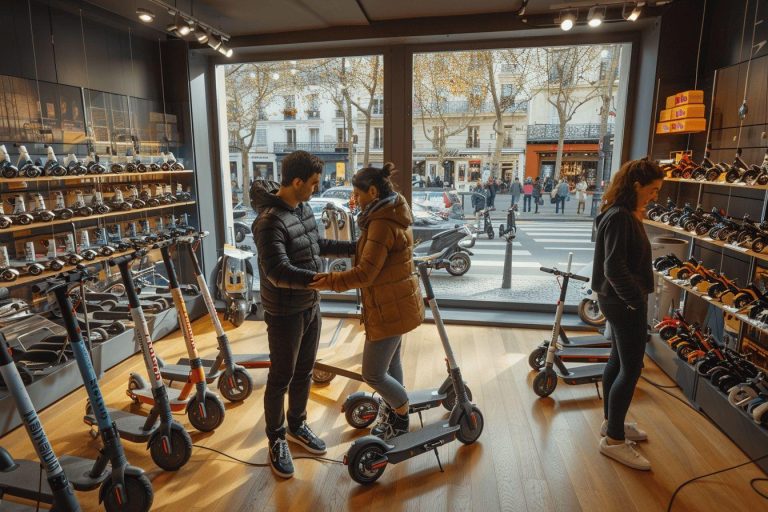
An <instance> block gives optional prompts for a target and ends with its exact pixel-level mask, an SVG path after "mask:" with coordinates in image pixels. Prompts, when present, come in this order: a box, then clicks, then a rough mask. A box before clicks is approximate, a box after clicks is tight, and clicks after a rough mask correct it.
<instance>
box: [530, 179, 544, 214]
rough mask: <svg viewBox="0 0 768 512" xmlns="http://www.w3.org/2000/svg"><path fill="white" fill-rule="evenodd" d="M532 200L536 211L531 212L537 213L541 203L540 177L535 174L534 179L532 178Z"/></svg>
mask: <svg viewBox="0 0 768 512" xmlns="http://www.w3.org/2000/svg"><path fill="white" fill-rule="evenodd" d="M532 196H533V202H534V203H535V204H536V211H535V212H533V213H539V205H540V204H541V203H542V201H541V178H539V177H538V176H536V179H535V180H533V193H532Z"/></svg>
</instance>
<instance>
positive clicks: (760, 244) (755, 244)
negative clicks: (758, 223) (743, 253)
mask: <svg viewBox="0 0 768 512" xmlns="http://www.w3.org/2000/svg"><path fill="white" fill-rule="evenodd" d="M751 249H752V250H753V251H754V252H763V250H764V249H765V239H764V238H756V239H755V240H753V241H752V247H751Z"/></svg>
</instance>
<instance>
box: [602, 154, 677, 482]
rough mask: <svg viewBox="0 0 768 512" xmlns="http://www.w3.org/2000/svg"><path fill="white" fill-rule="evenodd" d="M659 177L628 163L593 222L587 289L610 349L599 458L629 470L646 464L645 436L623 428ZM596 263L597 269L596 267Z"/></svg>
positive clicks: (639, 361) (637, 368) (640, 350)
mask: <svg viewBox="0 0 768 512" xmlns="http://www.w3.org/2000/svg"><path fill="white" fill-rule="evenodd" d="M663 178H664V173H663V172H662V171H661V169H660V168H659V166H658V164H656V163H654V162H651V161H648V160H645V159H643V160H632V161H630V162H626V163H625V164H624V165H622V166H621V169H619V172H618V173H616V175H615V176H614V179H613V183H612V184H611V187H610V188H609V189H608V191H607V192H606V194H605V196H604V198H603V205H602V207H601V209H600V212H601V213H600V215H598V216H597V218H596V219H595V226H596V229H597V236H596V241H595V259H594V261H595V265H594V268H593V271H592V288H593V289H594V290H596V291H597V300H598V304H599V306H600V311H602V312H603V313H604V314H605V317H606V319H607V321H608V322H609V323H610V324H611V337H612V338H613V346H612V349H611V354H610V358H609V360H608V363H607V364H606V367H605V371H604V373H603V396H604V400H603V406H604V413H605V421H603V424H602V426H601V429H600V434H601V436H604V437H603V438H602V440H601V441H600V453H602V454H603V455H606V456H608V457H610V458H612V459H614V460H616V461H618V462H620V463H622V464H624V465H626V466H629V467H631V468H634V469H640V470H646V471H647V470H649V469H651V463H650V462H649V461H648V459H646V458H645V457H643V456H642V455H641V454H640V453H639V452H638V451H637V450H636V449H635V442H636V441H644V440H645V439H647V437H648V436H647V434H646V433H645V432H644V431H642V430H640V429H639V428H638V426H637V424H636V423H625V419H626V416H627V411H628V410H629V405H630V402H631V401H632V394H633V393H634V391H635V387H636V386H637V381H638V379H639V378H640V373H641V372H642V369H643V356H644V355H645V344H646V338H647V332H648V321H647V310H648V294H649V293H651V292H652V291H653V271H652V267H651V244H650V242H649V241H648V237H647V235H646V234H645V229H644V228H643V221H642V219H643V213H644V211H645V207H646V205H647V204H648V203H649V202H651V201H655V200H656V197H657V196H658V193H659V189H660V188H661V185H662V179H663ZM601 263H602V264H601Z"/></svg>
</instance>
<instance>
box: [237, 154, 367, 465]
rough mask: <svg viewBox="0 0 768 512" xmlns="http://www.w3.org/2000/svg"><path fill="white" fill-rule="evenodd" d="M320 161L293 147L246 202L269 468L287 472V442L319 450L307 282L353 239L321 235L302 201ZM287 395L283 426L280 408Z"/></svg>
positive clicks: (315, 334)
mask: <svg viewBox="0 0 768 512" xmlns="http://www.w3.org/2000/svg"><path fill="white" fill-rule="evenodd" d="M322 171H323V161H322V160H320V159H319V158H317V157H316V156H314V155H311V154H310V153H307V152H306V151H294V152H293V153H291V154H290V155H288V156H287V157H285V159H284V160H283V162H282V181H281V182H280V184H279V186H278V184H277V183H275V182H272V181H264V180H256V181H254V184H253V186H252V188H251V206H253V208H254V210H256V211H257V212H258V214H259V216H258V218H257V219H256V221H254V223H253V227H252V230H253V238H254V240H255V241H256V247H257V250H258V264H259V275H260V276H261V280H260V286H261V303H262V305H263V307H264V320H265V322H266V324H267V338H268V341H269V359H270V362H271V366H270V368H269V375H268V376H267V387H266V390H265V392H264V417H265V420H266V432H267V437H268V439H269V457H270V465H271V467H272V471H273V472H274V473H275V474H277V475H278V476H281V477H283V478H290V477H291V476H293V471H294V469H293V460H292V458H291V453H290V450H289V449H288V444H287V442H286V435H287V437H288V439H290V440H291V441H293V442H295V443H298V444H300V445H301V446H303V447H304V448H305V449H306V450H307V451H309V452H310V453H314V454H323V453H325V451H326V448H325V443H324V442H323V440H322V439H320V438H318V437H317V435H315V433H314V432H312V430H311V429H310V428H309V426H308V425H307V422H306V418H307V400H308V399H309V388H310V385H311V378H312V369H313V367H314V364H315V358H316V356H317V348H318V344H319V341H320V325H321V320H320V306H319V303H320V295H319V294H318V293H317V291H316V290H313V289H311V288H309V285H310V283H311V282H312V280H313V279H314V277H315V275H316V273H317V272H319V271H320V270H321V269H322V268H323V260H322V257H323V256H335V257H342V258H348V257H350V256H351V255H352V254H354V251H355V243H354V242H340V241H335V240H326V239H321V238H320V236H319V233H318V229H317V224H316V223H315V217H314V215H313V213H312V208H311V207H310V206H309V204H308V203H307V201H309V199H310V197H312V194H313V193H314V191H315V189H316V188H317V185H318V184H319V182H320V173H321V172H322ZM286 392H287V393H288V414H287V420H288V429H287V431H286V428H285V425H284V424H285V421H286V414H285V409H284V401H285V394H286Z"/></svg>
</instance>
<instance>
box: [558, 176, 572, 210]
mask: <svg viewBox="0 0 768 512" xmlns="http://www.w3.org/2000/svg"><path fill="white" fill-rule="evenodd" d="M568 194H570V190H569V189H568V182H567V181H565V179H562V178H561V179H560V182H559V183H558V184H557V191H556V195H555V213H560V214H561V215H564V214H565V200H566V198H568Z"/></svg>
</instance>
